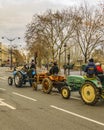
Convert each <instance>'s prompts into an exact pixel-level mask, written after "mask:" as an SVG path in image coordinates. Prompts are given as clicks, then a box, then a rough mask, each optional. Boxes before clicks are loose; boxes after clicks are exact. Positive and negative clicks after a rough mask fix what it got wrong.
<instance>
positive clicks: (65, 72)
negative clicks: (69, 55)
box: [64, 43, 67, 75]
mask: <svg viewBox="0 0 104 130" xmlns="http://www.w3.org/2000/svg"><path fill="white" fill-rule="evenodd" d="M66 46H67V45H66V43H65V44H64V51H65V63H64V66H66ZM64 74H65V75H66V68H64Z"/></svg>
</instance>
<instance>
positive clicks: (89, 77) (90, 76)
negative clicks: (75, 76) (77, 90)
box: [83, 74, 96, 80]
mask: <svg viewBox="0 0 104 130" xmlns="http://www.w3.org/2000/svg"><path fill="white" fill-rule="evenodd" d="M83 77H84V78H85V79H89V80H91V79H96V76H95V74H93V75H88V74H86V75H84V76H83Z"/></svg>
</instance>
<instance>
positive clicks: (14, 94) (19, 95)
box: [12, 92, 37, 101]
mask: <svg viewBox="0 0 104 130" xmlns="http://www.w3.org/2000/svg"><path fill="white" fill-rule="evenodd" d="M12 93H13V94H14V95H17V96H20V97H23V98H26V99H29V100H32V101H37V100H36V99H34V98H31V97H27V96H25V95H21V94H19V93H16V92H12Z"/></svg>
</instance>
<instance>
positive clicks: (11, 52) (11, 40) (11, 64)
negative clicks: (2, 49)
mask: <svg viewBox="0 0 104 130" xmlns="http://www.w3.org/2000/svg"><path fill="white" fill-rule="evenodd" d="M5 38H6V39H7V40H8V41H10V44H11V47H10V69H11V70H12V66H13V58H12V54H13V49H12V42H13V41H14V40H15V39H16V38H17V39H20V37H15V38H11V39H10V38H7V37H2V39H5Z"/></svg>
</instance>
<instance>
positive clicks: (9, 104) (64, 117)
mask: <svg viewBox="0 0 104 130" xmlns="http://www.w3.org/2000/svg"><path fill="white" fill-rule="evenodd" d="M73 73H74V72H73ZM9 75H11V74H10V72H6V68H0V130H78V129H79V130H102V129H104V102H99V103H97V104H96V106H88V105H85V104H84V103H83V102H82V101H81V99H80V96H79V94H78V93H77V92H73V93H72V94H71V98H70V99H68V100H65V99H62V97H61V95H60V94H59V93H57V90H54V91H53V92H52V93H51V94H44V93H43V92H42V91H41V86H39V87H38V90H37V91H33V90H32V88H31V87H29V84H28V83H27V85H26V86H24V87H22V88H16V87H15V86H14V85H13V86H9V85H8V83H7V78H8V76H9Z"/></svg>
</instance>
